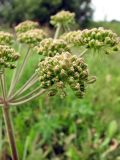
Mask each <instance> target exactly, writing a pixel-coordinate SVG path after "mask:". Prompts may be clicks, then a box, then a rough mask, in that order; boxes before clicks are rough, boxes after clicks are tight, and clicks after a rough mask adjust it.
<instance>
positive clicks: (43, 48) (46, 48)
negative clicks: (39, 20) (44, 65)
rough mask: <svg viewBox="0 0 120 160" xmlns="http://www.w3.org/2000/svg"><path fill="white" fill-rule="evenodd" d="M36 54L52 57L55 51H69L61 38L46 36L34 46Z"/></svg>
mask: <svg viewBox="0 0 120 160" xmlns="http://www.w3.org/2000/svg"><path fill="white" fill-rule="evenodd" d="M35 50H36V51H37V53H38V54H40V55H43V56H49V57H53V56H55V55H56V54H57V53H59V54H61V53H62V52H65V51H69V47H68V45H67V43H66V42H65V41H64V40H62V39H52V38H46V39H44V40H42V41H41V42H40V43H39V45H38V46H36V47H35Z"/></svg>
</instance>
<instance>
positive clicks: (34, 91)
mask: <svg viewBox="0 0 120 160" xmlns="http://www.w3.org/2000/svg"><path fill="white" fill-rule="evenodd" d="M40 89H41V87H40V86H38V87H37V88H36V89H34V90H33V91H32V92H30V93H28V94H26V95H25V96H22V97H20V98H18V99H15V101H22V100H25V99H27V98H30V97H31V96H32V95H33V94H36V93H38V91H39V92H40ZM12 102H14V100H12Z"/></svg>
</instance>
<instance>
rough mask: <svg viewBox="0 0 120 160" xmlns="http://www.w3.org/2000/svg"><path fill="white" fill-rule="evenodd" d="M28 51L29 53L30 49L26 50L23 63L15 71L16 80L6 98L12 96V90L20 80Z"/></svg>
mask: <svg viewBox="0 0 120 160" xmlns="http://www.w3.org/2000/svg"><path fill="white" fill-rule="evenodd" d="M29 51H30V48H28V50H27V53H26V55H25V57H24V60H23V63H22V64H21V66H20V68H19V69H18V70H17V75H16V79H15V81H14V84H13V86H12V89H11V91H10V92H9V95H8V97H10V96H11V95H12V94H13V92H14V89H15V86H16V84H17V83H18V81H19V80H20V78H21V76H22V74H23V71H24V68H25V65H26V63H27V61H28V57H29Z"/></svg>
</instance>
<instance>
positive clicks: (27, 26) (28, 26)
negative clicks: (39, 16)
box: [15, 20, 39, 33]
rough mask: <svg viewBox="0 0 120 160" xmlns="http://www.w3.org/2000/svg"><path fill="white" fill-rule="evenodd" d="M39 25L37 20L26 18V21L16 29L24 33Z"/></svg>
mask: <svg viewBox="0 0 120 160" xmlns="http://www.w3.org/2000/svg"><path fill="white" fill-rule="evenodd" d="M38 27H39V24H38V23H37V22H33V21H30V20H26V21H24V22H22V23H20V24H18V25H17V26H16V27H15V31H16V32H17V33H22V32H26V31H28V30H31V29H35V28H38Z"/></svg>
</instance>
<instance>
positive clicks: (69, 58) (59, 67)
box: [37, 52, 88, 98]
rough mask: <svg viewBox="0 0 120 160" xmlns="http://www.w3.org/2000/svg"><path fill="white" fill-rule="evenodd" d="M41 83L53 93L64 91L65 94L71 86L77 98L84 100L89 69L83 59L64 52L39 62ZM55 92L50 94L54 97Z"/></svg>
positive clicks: (38, 70)
mask: <svg viewBox="0 0 120 160" xmlns="http://www.w3.org/2000/svg"><path fill="white" fill-rule="evenodd" d="M37 72H38V75H39V81H40V83H41V87H42V88H46V89H49V88H50V87H51V88H52V89H51V91H59V90H60V91H62V92H63V93H65V90H64V89H65V87H66V85H69V86H70V87H71V89H72V90H73V91H75V94H76V96H77V97H79V98H82V97H83V95H84V92H85V86H86V84H87V81H88V69H87V65H86V64H85V63H84V61H83V59H82V58H78V57H77V56H75V55H71V54H70V53H69V52H63V53H62V54H60V55H59V54H58V55H56V56H54V57H46V58H45V60H43V61H41V62H39V65H38V69H37ZM54 93H55V92H53V94H52V92H50V95H51V94H52V95H54Z"/></svg>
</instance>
